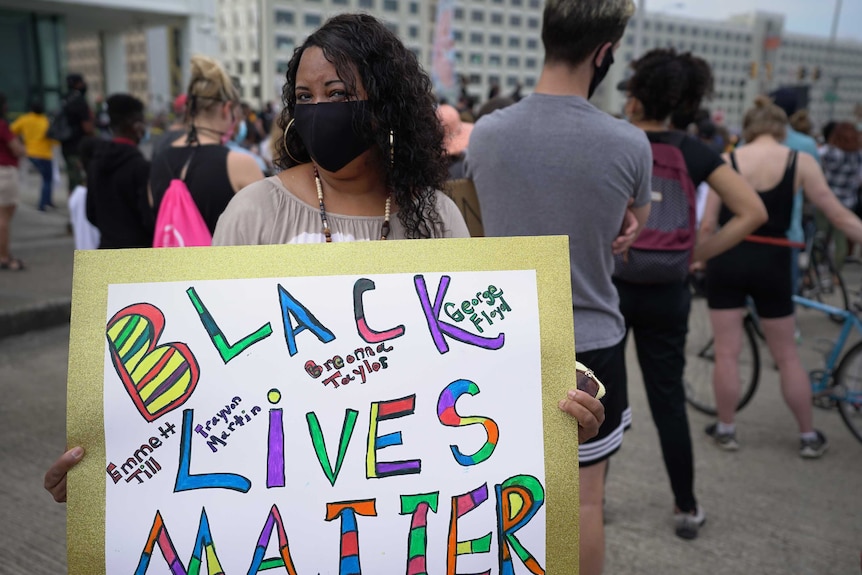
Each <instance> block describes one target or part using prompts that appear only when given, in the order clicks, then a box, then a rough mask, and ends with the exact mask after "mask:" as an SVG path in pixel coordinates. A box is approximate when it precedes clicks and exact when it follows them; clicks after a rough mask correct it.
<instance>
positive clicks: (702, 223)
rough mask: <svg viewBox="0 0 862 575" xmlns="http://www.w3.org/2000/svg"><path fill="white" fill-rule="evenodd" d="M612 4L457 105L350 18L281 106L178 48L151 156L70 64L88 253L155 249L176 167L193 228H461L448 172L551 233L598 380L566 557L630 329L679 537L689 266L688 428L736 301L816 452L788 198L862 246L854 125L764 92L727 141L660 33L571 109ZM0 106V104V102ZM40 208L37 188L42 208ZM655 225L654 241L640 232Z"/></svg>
mask: <svg viewBox="0 0 862 575" xmlns="http://www.w3.org/2000/svg"><path fill="white" fill-rule="evenodd" d="M633 12H634V3H633V2H632V0H581V1H577V2H576V1H573V0H549V1H548V2H547V3H546V7H545V13H544V24H543V29H542V40H543V43H544V48H545V55H546V56H545V63H544V67H543V70H542V74H541V77H540V79H539V81H538V83H537V85H536V86H535V89H534V90H533V93H532V94H530V95H529V96H526V97H521V95H520V90H516V91H515V93H513V94H512V95H510V96H504V95H501V94H500V93H499V90H498V91H497V92H496V93H491V94H489V99H488V101H487V102H486V103H485V104H484V105H483V106H481V107H480V108H478V109H477V106H476V104H477V102H475V101H473V100H472V99H471V98H469V97H468V96H467V95H466V94H465V95H463V96H462V98H461V99H460V100H459V101H458V102H457V103H455V104H454V105H449V104H447V103H444V102H440V101H438V100H437V99H436V98H435V96H434V93H433V90H432V85H431V82H430V80H429V78H428V76H427V75H426V74H425V73H424V72H423V71H422V69H421V66H420V65H419V63H418V62H417V60H416V57H415V56H414V55H413V54H412V53H411V52H410V51H409V50H407V49H406V48H405V47H404V45H403V44H402V42H401V41H400V40H399V39H398V37H397V36H396V35H394V34H393V33H392V32H391V31H389V30H388V29H387V28H386V26H384V25H383V24H382V23H381V22H380V21H378V20H376V19H375V18H373V17H371V16H368V15H359V14H343V15H339V16H335V17H333V18H331V19H330V20H328V21H327V22H325V23H324V24H323V25H322V26H321V27H320V28H319V29H318V30H317V31H315V32H314V33H312V34H311V35H310V36H309V37H308V38H307V39H306V40H305V42H304V43H303V44H302V45H301V46H300V47H299V48H298V49H297V50H296V51H295V52H294V55H293V58H292V59H291V61H290V63H289V65H288V68H287V73H286V82H285V84H284V89H283V101H282V103H281V107H280V111H279V112H276V109H275V107H274V106H272V105H267V106H266V108H265V109H264V110H263V111H262V112H261V113H260V114H253V113H251V111H250V110H249V109H248V107H247V106H244V105H243V103H242V102H241V99H240V97H239V92H238V90H237V87H236V85H235V84H234V83H233V81H232V80H231V78H230V77H229V75H228V74H227V73H226V72H225V70H224V69H223V68H222V67H221V66H220V65H219V64H218V62H216V61H215V60H212V59H210V58H206V57H203V56H196V57H194V58H193V60H192V62H191V80H190V83H189V86H188V90H187V91H186V93H185V94H183V95H181V96H180V97H178V99H177V100H176V101H175V110H174V111H175V113H176V118H177V120H176V122H175V123H174V124H173V125H172V126H170V127H169V129H167V130H166V131H165V132H164V134H163V135H162V136H161V138H160V140H159V141H157V142H155V143H154V146H153V155H152V158H151V159H146V158H145V157H144V155H143V154H142V153H141V152H140V151H139V150H138V145H139V144H140V143H141V142H142V141H143V140H144V139H145V138H146V137H147V133H148V132H147V126H146V122H145V117H144V105H143V103H142V102H140V101H139V100H137V99H136V98H134V97H133V96H130V95H127V94H115V95H112V96H110V97H108V98H107V99H106V100H105V103H106V108H107V116H108V125H109V128H110V137H109V138H101V139H100V138H89V137H88V136H90V135H94V131H95V129H96V127H95V124H94V119H93V116H92V114H90V113H89V111H87V113H85V111H84V110H85V109H86V104H85V100H84V94H85V93H86V84H85V83H84V81H83V78H81V77H80V76H76V75H72V76H70V78H69V88H70V93H69V96H68V98H67V100H66V107H65V108H64V110H65V111H64V113H65V115H66V119H67V123H68V127H67V128H68V129H67V133H65V134H63V136H64V138H65V139H63V140H62V148H63V156H64V158H65V160H66V163H67V169H68V173H69V180H70V186H72V185H73V184H74V186H75V187H77V188H82V187H85V188H86V200H85V201H84V202H83V203H82V204H81V203H80V202H79V205H83V206H85V213H86V217H85V219H86V220H87V222H89V224H92V225H93V226H95V228H96V229H98V232H99V237H100V239H99V242H98V246H99V247H101V248H132V247H151V246H153V245H154V243H153V242H154V234H156V235H157V231H156V229H155V222H156V220H157V219H158V218H159V216H160V210H161V211H164V210H162V207H163V206H162V205H163V204H166V203H167V202H166V201H164V199H165V197H166V193H167V192H168V191H169V188H171V186H172V185H173V182H175V181H177V180H180V181H181V182H183V183H184V185H185V187H186V188H187V189H188V192H189V194H190V196H191V198H192V200H193V202H194V205H195V206H196V208H197V209H198V211H199V212H200V215H201V217H202V220H203V222H204V223H205V226H206V228H207V230H208V231H209V234H210V235H211V237H212V244H213V245H252V244H280V243H321V242H342V241H365V240H387V239H424V238H447V237H468V236H469V232H468V230H467V227H466V225H465V223H464V219H463V217H462V215H461V213H460V212H459V210H458V208H457V207H456V205H455V204H454V203H453V202H452V201H451V200H450V199H449V198H448V197H447V196H446V195H445V194H444V193H443V192H441V190H442V189H443V188H444V186H445V182H446V181H447V180H451V179H462V178H465V177H466V178H469V179H470V180H472V182H473V184H474V185H475V189H476V193H477V195H478V198H479V204H480V206H481V212H482V222H483V226H484V231H485V234H486V235H489V236H522V235H531V236H532V235H559V234H562V235H567V236H569V238H570V246H571V259H570V263H571V279H572V307H573V314H574V324H575V334H576V341H577V357H578V360H579V361H580V362H582V363H584V364H586V365H587V366H589V367H590V369H592V370H593V372H594V373H595V374H596V376H597V378H598V379H599V380H601V381H602V382H603V383H604V385H605V387H606V390H607V393H606V395H605V397H604V398H603V399H602V401H601V402H599V401H597V400H596V399H594V398H593V397H590V396H589V395H588V394H585V393H584V392H582V391H578V390H576V389H573V390H572V391H571V392H569V394H568V395H567V397H565V398H563V399H562V400H561V401H560V408H561V409H563V410H564V411H565V412H567V413H568V414H570V415H571V416H573V417H575V418H576V419H577V420H578V423H579V432H580V434H579V438H578V441H579V442H581V444H580V446H579V448H578V459H579V466H580V531H579V533H580V572H581V573H583V574H586V575H590V574H596V573H601V571H602V568H603V563H604V548H605V543H604V519H603V502H604V499H605V497H606V494H605V476H606V474H607V472H608V462H609V460H610V458H611V457H612V456H613V455H614V454H615V453H616V452H617V451H618V450H619V448H620V446H621V444H622V441H623V434H624V432H625V431H626V430H627V429H628V428H629V427H630V426H631V420H632V414H631V409H630V408H629V405H628V398H627V367H630V366H627V365H626V361H625V353H624V348H625V345H626V339H627V336H628V334H629V333H630V332H631V333H632V334H633V337H634V344H635V348H636V351H637V359H638V363H639V365H640V369H641V371H642V372H643V381H644V385H645V389H646V393H647V398H648V403H649V407H650V410H651V413H652V417H653V420H654V422H655V425H656V429H657V432H658V437H659V440H660V445H661V450H662V455H663V458H664V463H665V468H666V471H667V475H668V478H669V482H670V488H671V492H672V495H673V505H672V506H669V507H670V509H669V511H671V513H669V516H670V517H672V521H673V525H674V530H675V533H676V534H677V535H678V536H679V537H681V538H684V539H694V538H696V537H697V536H698V534H699V530H700V528H701V526H703V524H704V522H705V520H706V514H705V511H704V508H703V506H702V505H701V503H700V502H699V501H698V500H697V499H696V497H695V479H694V452H693V447H692V441H691V432H690V429H689V423H688V419H687V415H686V408H685V393H684V388H683V383H682V378H683V370H684V366H685V340H686V333H687V324H688V315H689V311H690V303H691V299H690V298H691V296H690V289H689V284H688V276H689V273H690V272H697V273H704V274H705V277H706V292H707V298H708V304H709V308H710V320H711V322H712V326H713V329H714V333H715V370H714V387H715V394H716V400H717V405H718V419H717V421H716V422H715V423H713V424H711V425H710V426H709V427H708V428H707V429H706V433H707V434H709V435H710V436H711V437H712V438H713V439H714V441H715V443H716V445H717V446H718V447H719V448H722V449H724V450H728V451H732V450H736V449H739V447H740V442H739V441H738V439H737V435H736V428H735V424H734V407H735V405H736V402H737V398H738V395H739V376H738V373H737V370H738V365H737V363H738V357H739V354H740V350H741V338H742V333H743V331H742V320H743V314H744V310H745V308H746V302H747V300H748V299H749V298H750V299H751V300H752V301H753V303H754V306H755V307H756V309H757V313H758V315H759V317H760V319H761V325H762V327H763V331H764V334H765V336H766V341H767V345H768V347H769V349H770V352H771V353H772V356H773V358H774V360H775V362H776V364H777V366H778V369H779V375H780V381H781V389H782V393H783V396H784V399H785V401H786V403H787V405H788V406H789V408H790V411H791V412H792V414H793V416H794V417H795V419H796V422H797V425H798V429H799V436H798V441H799V444H798V445H799V455H800V456H801V457H803V458H817V457H820V456H821V455H823V453H824V452H825V451H826V449H827V447H828V442H827V439H826V437H825V436H824V435H823V433H821V432H820V431H818V430H817V429H815V427H814V424H813V415H812V409H811V405H812V402H811V392H810V388H809V385H808V377H807V375H806V374H805V372H804V370H803V368H802V365H801V363H800V361H799V356H798V353H797V349H796V343H795V339H794V330H795V322H794V308H793V303H792V299H791V297H792V295H793V293H794V286H795V283H796V279H795V277H794V274H796V273H797V272H796V268H795V261H796V255H797V248H798V245H799V242H800V241H801V239H802V238H801V237H800V234H801V217H802V212H803V205H804V204H805V203H809V204H810V205H811V206H813V207H814V208H816V210H817V212H818V213H819V214H820V215H821V217H822V222H821V225H822V226H824V227H826V226H830V227H833V228H834V229H835V233H834V234H833V237H834V238H835V240H836V249H837V251H839V253H842V252H841V250H844V251H843V253H846V252H847V245H848V244H847V243H846V242H847V240H850V241H852V242H855V243H862V221H860V220H859V218H858V217H857V214H856V213H854V210H855V211H859V201H858V199H859V193H860V183H862V154H860V151H859V150H860V137H859V133H858V132H857V131H856V128H855V126H854V125H853V124H851V123H838V124H834V125H828V126H826V128H825V130H824V132H825V134H824V135H825V139H824V142H823V145H822V146H821V147H820V149H818V147H817V144H816V142H815V140H814V139H813V138H812V137H811V136H810V135H808V134H807V132H810V130H811V127H812V126H811V119H810V118H809V117H808V115H807V112H805V111H804V110H800V109H798V108H799V105H798V104H799V102H798V101H796V100H795V97H794V94H792V93H790V92H788V91H778V92H776V93H774V94H772V97H771V98H770V97H765V96H764V97H761V98H758V100H757V101H756V102H754V104H753V107H752V108H751V109H750V110H749V112H748V113H747V114H746V115H745V118H744V122H743V132H742V134H741V140H740V141H739V142H737V141H735V140H734V138H732V137H731V136H730V134H729V133H728V132H727V131H726V130H722V129H719V128H717V127H716V126H715V125H714V124H713V123H712V122H711V121H710V119H709V114H708V113H706V114H704V113H703V109H704V102H705V101H706V100H708V98H709V97H710V95H711V93H712V89H713V75H712V71H711V69H710V67H709V65H708V64H707V63H706V62H705V61H704V60H702V59H701V58H698V57H696V56H694V55H692V54H690V53H678V52H676V51H675V50H674V49H656V50H652V51H650V52H648V53H646V54H644V55H643V56H642V57H641V58H640V59H638V60H637V61H636V62H634V63H633V64H632V74H631V76H630V78H629V79H628V80H627V81H626V82H624V84H623V85H621V86H620V89H623V90H625V92H626V95H627V102H626V105H625V110H624V117H616V118H615V117H613V116H612V115H609V114H607V113H605V112H602V111H600V110H599V109H597V108H596V107H595V106H593V105H592V104H591V103H590V102H589V99H590V97H591V96H592V95H593V93H594V91H595V90H596V88H597V87H598V85H599V84H600V83H601V82H602V80H603V79H604V77H605V75H606V74H607V72H608V69H609V68H610V66H611V65H612V64H613V62H614V53H615V51H616V49H617V48H618V47H619V44H620V40H621V38H622V36H623V33H624V32H625V30H626V25H627V23H628V20H629V19H630V18H631V17H632V15H633ZM383 63H385V64H383ZM4 104H5V102H4V100H3V99H2V98H0V112H4ZM37 128H38V129H37ZM37 132H38V133H41V135H42V137H43V138H44V137H46V133H47V132H48V121H47V119H46V118H45V116H44V114H43V111H42V110H41V109H40V108H38V107H36V106H34V108H33V109H32V110H31V113H30V114H29V115H27V116H22V118H21V119H19V120H18V121H17V122H16V124H12V127H11V129H10V128H9V126H8V125H7V124H6V123H5V122H2V121H0V266H2V267H3V268H4V269H20V267H23V264H22V263H21V262H20V261H19V260H16V259H14V258H13V257H12V256H11V254H9V253H8V225H9V220H10V219H11V217H12V214H13V213H14V206H15V202H14V199H15V191H14V189H13V188H14V186H13V184H12V180H13V179H14V180H15V182H17V170H16V167H15V166H16V165H17V163H18V161H19V160H18V159H19V158H21V157H24V156H25V155H26V156H27V157H29V158H30V160H31V162H32V163H33V165H34V166H35V167H36V168H37V169H38V170H39V172H40V173H41V174H43V177H44V178H46V179H45V180H44V181H45V182H49V179H48V178H49V171H50V168H48V169H46V168H45V165H44V164H43V163H42V161H44V160H47V158H48V157H50V154H49V153H48V151H49V149H46V148H45V147H44V144H43V143H41V142H37V141H38V140H39V138H35V139H34V136H33V135H32V134H35V133H37ZM15 134H21V135H22V136H23V140H24V145H21V143H20V142H18V140H17V138H16V136H15ZM740 142H741V143H742V145H739V143H740ZM40 166H41V167H40ZM79 168H80V171H79ZM47 185H48V184H47V183H46V186H47ZM45 189H47V191H44V190H45ZM50 205H51V195H50V187H48V188H43V193H42V196H41V200H40V208H47V207H49V206H50ZM81 225H83V224H81ZM668 225H670V226H671V228H670V229H671V230H672V233H669V232H667V226H668ZM671 236H672V237H671ZM668 237H671V240H670V241H672V242H673V244H672V245H673V248H672V249H666V248H667V245H665V246H664V247H663V248H661V250H659V249H657V248H656V246H657V245H658V243H657V242H662V241H666V240H667V238H668ZM841 242H844V243H843V244H842V245H843V246H845V247H843V248H842V247H840V246H839V245H838V244H840V243H841ZM662 250H664V251H662ZM659 251H661V255H657V253H658V252H659ZM839 257H840V256H839ZM573 451H574V445H573ZM83 455H84V450H83V449H82V448H80V447H75V448H74V449H71V450H69V451H68V452H66V453H65V454H64V455H63V456H62V457H61V458H60V459H59V460H58V461H57V462H56V464H55V465H54V466H53V467H52V468H51V469H50V470H49V471H48V473H47V474H46V478H45V485H46V488H47V489H48V490H49V491H50V492H51V493H52V495H53V496H54V498H55V499H57V500H58V501H62V500H65V496H66V487H65V475H66V472H67V471H68V470H69V469H70V468H71V467H72V466H73V465H74V464H75V463H76V462H77V461H78V460H80V458H81V457H83Z"/></svg>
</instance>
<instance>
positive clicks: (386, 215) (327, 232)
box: [314, 166, 392, 244]
mask: <svg viewBox="0 0 862 575" xmlns="http://www.w3.org/2000/svg"><path fill="white" fill-rule="evenodd" d="M314 185H315V186H317V201H318V203H319V204H320V221H321V223H322V224H323V235H324V236H326V243H328V244H329V243H332V230H330V229H329V221H328V220H327V219H326V205H324V203H323V185H322V184H321V183H320V174H318V173H317V166H314ZM391 207H392V194H387V195H386V208H385V210H384V212H383V226H382V227H381V228H380V239H381V240H385V239H386V238H388V237H389V210H390V208H391Z"/></svg>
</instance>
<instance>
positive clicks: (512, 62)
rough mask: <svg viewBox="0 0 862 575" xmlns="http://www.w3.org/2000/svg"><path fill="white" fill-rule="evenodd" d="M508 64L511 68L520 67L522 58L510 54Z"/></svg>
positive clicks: (507, 59)
mask: <svg viewBox="0 0 862 575" xmlns="http://www.w3.org/2000/svg"><path fill="white" fill-rule="evenodd" d="M506 66H508V67H509V68H520V66H521V59H520V58H518V57H517V56H509V57H508V58H506Z"/></svg>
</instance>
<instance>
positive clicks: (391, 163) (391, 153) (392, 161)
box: [389, 130, 395, 168]
mask: <svg viewBox="0 0 862 575" xmlns="http://www.w3.org/2000/svg"><path fill="white" fill-rule="evenodd" d="M389 167H390V168H394V167H395V134H394V133H393V132H392V130H389Z"/></svg>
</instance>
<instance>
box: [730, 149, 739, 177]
mask: <svg viewBox="0 0 862 575" xmlns="http://www.w3.org/2000/svg"><path fill="white" fill-rule="evenodd" d="M730 165H731V166H733V170H734V171H735V172H736V173H739V166H737V165H736V152H731V153H730Z"/></svg>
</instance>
